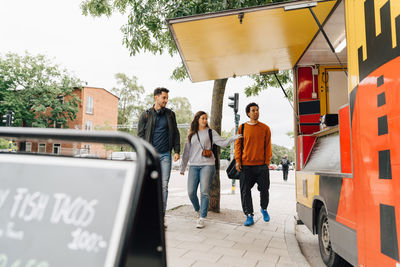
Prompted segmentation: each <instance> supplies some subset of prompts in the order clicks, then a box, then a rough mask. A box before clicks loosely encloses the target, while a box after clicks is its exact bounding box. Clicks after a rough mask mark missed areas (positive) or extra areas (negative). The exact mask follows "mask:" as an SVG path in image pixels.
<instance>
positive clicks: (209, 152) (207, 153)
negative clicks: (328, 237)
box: [196, 132, 213, 158]
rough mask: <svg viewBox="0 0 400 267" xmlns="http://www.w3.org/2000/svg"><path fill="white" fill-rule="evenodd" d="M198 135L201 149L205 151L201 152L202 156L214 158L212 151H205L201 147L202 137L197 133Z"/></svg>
mask: <svg viewBox="0 0 400 267" xmlns="http://www.w3.org/2000/svg"><path fill="white" fill-rule="evenodd" d="M196 135H197V139H199V144H200V147H201V148H202V149H203V151H202V152H201V155H202V156H203V157H206V158H210V157H211V156H212V154H213V152H212V150H210V149H204V147H203V146H202V145H201V142H200V137H199V134H198V133H197V132H196Z"/></svg>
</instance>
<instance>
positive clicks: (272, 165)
mask: <svg viewBox="0 0 400 267" xmlns="http://www.w3.org/2000/svg"><path fill="white" fill-rule="evenodd" d="M276 168H278V166H276V164H273V163H271V164H269V169H270V170H275V169H276Z"/></svg>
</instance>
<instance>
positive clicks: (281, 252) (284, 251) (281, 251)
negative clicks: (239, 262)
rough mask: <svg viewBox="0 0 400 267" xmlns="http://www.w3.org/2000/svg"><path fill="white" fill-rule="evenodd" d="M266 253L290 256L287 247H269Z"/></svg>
mask: <svg viewBox="0 0 400 267" xmlns="http://www.w3.org/2000/svg"><path fill="white" fill-rule="evenodd" d="M265 253H266V254H273V255H279V256H284V257H289V253H288V251H287V249H286V248H285V249H281V248H271V247H268V248H267V249H266V250H265Z"/></svg>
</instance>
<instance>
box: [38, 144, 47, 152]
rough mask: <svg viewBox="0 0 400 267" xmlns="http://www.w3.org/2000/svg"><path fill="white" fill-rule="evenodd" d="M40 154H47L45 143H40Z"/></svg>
mask: <svg viewBox="0 0 400 267" xmlns="http://www.w3.org/2000/svg"><path fill="white" fill-rule="evenodd" d="M38 152H39V153H46V144H45V143H40V144H39V148H38Z"/></svg>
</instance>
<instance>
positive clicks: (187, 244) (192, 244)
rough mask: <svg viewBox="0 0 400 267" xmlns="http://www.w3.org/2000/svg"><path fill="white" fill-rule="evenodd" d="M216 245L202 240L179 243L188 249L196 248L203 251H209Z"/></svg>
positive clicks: (180, 246) (179, 246)
mask: <svg viewBox="0 0 400 267" xmlns="http://www.w3.org/2000/svg"><path fill="white" fill-rule="evenodd" d="M212 247H214V245H210V244H206V243H204V242H203V243H200V242H192V241H183V242H182V243H181V244H179V245H178V248H182V249H188V250H196V251H201V252H207V251H209V250H210V249H211V248H212Z"/></svg>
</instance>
